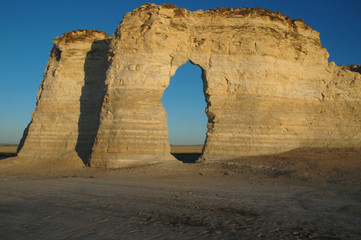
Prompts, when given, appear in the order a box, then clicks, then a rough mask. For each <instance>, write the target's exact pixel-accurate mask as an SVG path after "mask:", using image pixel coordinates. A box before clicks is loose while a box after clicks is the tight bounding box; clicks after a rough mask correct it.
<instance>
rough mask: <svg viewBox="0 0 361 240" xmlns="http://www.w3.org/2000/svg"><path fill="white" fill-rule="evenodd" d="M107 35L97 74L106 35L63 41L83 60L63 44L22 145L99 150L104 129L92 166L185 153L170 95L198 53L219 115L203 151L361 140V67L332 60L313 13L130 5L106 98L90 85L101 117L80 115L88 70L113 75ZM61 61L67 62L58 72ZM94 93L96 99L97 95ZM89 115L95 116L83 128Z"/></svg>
mask: <svg viewBox="0 0 361 240" xmlns="http://www.w3.org/2000/svg"><path fill="white" fill-rule="evenodd" d="M85 39H86V38H85ZM96 39H98V40H100V41H101V42H102V43H103V44H101V46H103V47H102V48H101V49H102V50H101V51H100V52H99V55H98V57H99V61H94V63H93V65H90V67H89V69H88V71H89V73H91V74H85V73H84V69H83V68H82V64H83V65H84V59H85V56H86V55H87V54H88V53H89V50H90V48H91V47H90V46H91V45H92V44H93V43H92V41H93V42H94V40H95V39H92V40H91V41H87V40H79V41H78V42H79V44H80V45H83V44H85V45H86V46H87V47H84V48H82V49H83V50H81V51H79V54H80V53H81V54H80V55H81V57H80V55H79V57H75V56H74V57H71V56H73V55H72V54H74V53H73V52H74V51H73V50H70V49H73V47H70V46H77V45H76V44H75V45H73V44H74V43H71V44H70V43H69V46H68V45H66V44H65V45H64V46H63V45H61V46H63V47H58V48H59V49H60V50H61V51H62V53H61V58H60V59H62V58H63V56H64V54H65V52H66V49H69V53H68V54H69V55H68V56H69V59H77V60H76V62H77V61H78V63H77V64H74V63H73V61H71V62H69V64H65V63H62V62H61V60H60V61H59V60H57V59H58V57H57V54H56V51H54V50H53V53H52V54H53V55H52V56H51V57H50V60H49V66H48V67H47V71H46V76H45V78H44V81H43V84H42V87H41V91H40V94H39V96H38V99H39V100H38V106H37V110H36V111H35V112H34V115H33V122H32V124H31V125H30V128H29V134H28V138H27V139H26V141H25V145H24V147H23V150H21V152H20V153H21V154H23V155H25V154H33V152H35V153H36V154H39V155H42V154H44V151H43V150H44V149H45V152H47V151H54V152H56V153H59V154H61V153H64V152H67V151H74V150H75V149H77V150H78V152H80V153H81V154H84V157H83V158H85V159H87V158H88V155H89V153H90V150H89V146H91V145H93V144H92V143H89V141H90V142H91V141H92V140H91V139H93V138H92V136H93V134H94V133H95V132H96V134H97V135H96V141H95V144H94V146H93V148H92V151H91V159H90V164H91V166H94V167H119V166H124V165H127V164H134V163H152V162H156V161H164V160H172V159H174V158H173V156H172V155H171V154H170V153H169V150H170V148H169V142H168V129H167V123H166V121H167V115H166V112H165V110H164V108H163V106H162V103H161V101H160V99H161V98H162V95H163V93H164V90H165V89H166V88H167V87H168V85H169V81H170V78H171V77H172V76H173V75H174V74H175V72H176V70H177V68H178V67H180V66H181V65H183V64H184V63H186V62H187V61H188V60H189V61H191V62H192V63H193V64H196V65H198V66H199V67H201V68H202V71H203V74H202V79H203V84H204V93H205V97H206V101H207V109H206V113H207V116H208V126H207V127H208V132H207V139H206V144H205V147H204V150H203V156H202V159H203V160H207V161H220V160H226V159H232V158H237V157H240V156H251V155H262V154H273V153H279V152H285V151H288V150H291V149H295V148H299V147H360V142H361V141H360V140H361V134H360V130H361V122H360V117H361V104H360V92H361V91H360V90H361V77H360V76H361V75H360V74H358V73H354V72H351V71H348V70H343V69H341V68H340V67H338V66H336V65H335V64H334V63H329V62H328V53H327V51H326V49H325V48H323V47H322V46H321V43H320V39H319V33H318V32H316V31H314V30H312V28H311V27H310V26H308V25H306V24H305V23H304V22H303V21H302V20H295V21H292V20H291V19H289V18H286V17H285V15H283V14H281V13H275V12H272V11H269V10H263V9H253V8H236V9H216V10H207V11H202V10H199V11H196V12H190V11H188V10H186V9H179V8H177V7H175V6H173V5H169V4H168V5H161V6H157V5H155V4H146V5H143V6H141V7H140V8H138V9H136V10H134V11H132V12H131V13H128V14H126V15H125V16H124V19H123V21H122V23H121V24H120V25H119V26H118V28H117V31H116V33H115V34H114V36H113V37H112V39H111V43H110V55H109V56H110V57H109V69H108V70H107V73H106V81H105V85H106V92H105V96H104V101H103V102H102V100H103V98H102V96H103V90H102V89H103V88H102V87H99V89H100V90H99V92H98V91H97V89H98V87H95V88H92V87H89V92H91V94H94V95H96V96H97V97H95V99H96V100H94V102H95V103H94V104H95V105H96V106H99V105H100V104H101V102H102V110H101V113H100V117H99V119H100V120H99V122H100V125H99V126H98V115H97V114H96V113H92V114H91V116H90V117H88V116H87V115H86V114H84V115H83V117H82V116H79V113H80V112H82V111H81V110H80V108H81V107H80V106H81V103H79V98H80V96H81V95H82V92H81V89H83V87H84V78H85V79H87V78H86V77H85V76H86V75H88V76H89V77H91V78H92V79H94V80H95V79H102V78H103V77H101V76H103V75H102V74H104V73H105V66H106V63H104V61H105V59H106V58H105V57H104V56H105V55H102V54H105V52H106V48H107V46H108V45H107V44H106V43H107V42H108V40H102V39H107V36H106V35H101V37H100V36H99V38H96ZM55 43H56V44H57V42H56V41H55ZM66 46H68V47H66ZM75 52H78V51H75ZM76 56H78V55H76ZM70 57H71V58H70ZM63 59H64V58H63ZM97 59H98V58H97ZM60 63H62V64H60ZM97 64H100V65H101V67H99V68H98V67H97V66H98V65H97ZM60 66H61V67H62V68H60ZM75 66H78V67H75ZM57 69H62V71H63V72H60V73H59V74H58V75H57V74H56V70H57ZM58 71H59V70H58ZM101 72H102V73H101ZM94 74H95V75H97V74H99V77H94V76H95V75H94ZM59 79H63V80H62V81H59ZM75 82H77V84H76V87H75V85H74V84H75ZM101 82H102V80H101V81H99V82H97V83H96V84H100V85H101V86H102V83H101ZM94 84H95V83H94ZM85 86H86V84H85ZM97 86H98V85H97ZM89 94H90V93H89ZM45 96H46V97H45ZM87 99H88V100H87V101H88V103H86V104H84V105H85V106H90V105H93V103H92V104H91V103H90V99H92V98H87ZM85 109H88V107H85ZM68 110H70V111H68ZM89 111H90V112H92V110H90V109H89ZM80 115H81V114H80ZM57 116H61V117H57ZM78 119H80V121H78ZM82 121H83V122H85V123H86V124H84V126H88V125H91V126H93V125H94V127H89V128H88V129H86V130H79V129H81V127H79V126H78V123H79V124H80V123H81V122H82ZM95 122H96V124H94V123H95ZM78 131H80V132H83V133H84V134H79V133H78ZM90 132H91V133H92V134H90ZM88 133H89V134H88ZM80 135H81V136H82V137H79V136H80ZM90 135H91V137H90ZM30 143H31V144H30ZM28 144H29V146H30V145H31V146H36V147H35V148H27V145H28ZM59 146H60V147H59ZM82 149H86V150H84V153H83V150H82Z"/></svg>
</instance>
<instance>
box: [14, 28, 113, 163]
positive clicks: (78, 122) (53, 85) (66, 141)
mask: <svg viewBox="0 0 361 240" xmlns="http://www.w3.org/2000/svg"><path fill="white" fill-rule="evenodd" d="M109 42H110V40H109V36H108V35H107V34H106V33H104V32H101V31H91V30H78V31H73V32H69V33H65V34H63V36H62V37H58V38H56V39H55V40H54V41H53V43H54V47H53V49H52V51H51V53H50V57H49V60H48V64H47V67H46V70H45V74H44V79H43V82H42V83H41V86H40V89H39V93H38V96H37V104H36V110H35V111H34V113H33V115H32V122H31V123H30V125H29V127H28V129H27V130H26V132H25V134H24V138H26V139H25V142H24V145H21V146H20V149H19V150H20V151H19V153H18V155H19V156H20V157H31V158H53V159H54V158H55V159H56V158H76V157H78V156H79V157H80V158H81V159H82V160H83V161H84V162H85V163H86V162H87V161H88V158H89V155H90V151H91V146H92V143H93V142H94V138H95V136H96V133H97V128H98V125H99V113H100V109H101V105H102V102H103V97H104V91H105V71H106V68H107V51H108V49H109Z"/></svg>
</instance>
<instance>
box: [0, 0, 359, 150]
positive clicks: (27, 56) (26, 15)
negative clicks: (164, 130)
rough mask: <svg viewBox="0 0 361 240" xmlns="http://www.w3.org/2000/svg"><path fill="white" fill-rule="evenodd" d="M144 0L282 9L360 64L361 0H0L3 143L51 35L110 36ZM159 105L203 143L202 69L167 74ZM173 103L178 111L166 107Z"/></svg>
mask: <svg viewBox="0 0 361 240" xmlns="http://www.w3.org/2000/svg"><path fill="white" fill-rule="evenodd" d="M147 2H153V3H156V4H162V3H173V4H175V5H177V6H178V7H183V8H187V9H189V10H192V11H194V10H198V9H203V10H206V9H210V8H217V7H237V6H238V7H261V8H266V9H271V10H273V11H277V12H282V13H284V14H285V15H286V16H289V17H291V18H292V19H298V18H302V19H304V20H305V22H306V23H307V24H309V25H310V26H312V28H313V29H315V30H317V31H319V32H320V33H321V35H320V36H321V43H322V45H323V46H324V47H326V48H327V50H328V52H329V53H330V59H329V60H330V61H335V62H336V64H361V24H360V23H361V14H360V12H361V0H197V1H195V0H179V1H172V0H169V1H141V0H139V1H137V0H134V1H120V0H115V1H113V0H109V1H108V0H102V1H99V0H71V1H70V0H62V1H56V2H55V1H48V0H46V1H45V0H44V1H37V0H32V1H27V0H24V1H20V0H11V1H5V0H3V1H1V2H0V28H1V35H0V83H1V85H0V113H1V115H0V144H6V143H13V144H14V143H15V144H17V143H18V142H19V140H20V138H21V136H22V133H23V130H24V128H25V127H26V125H27V124H28V123H29V122H30V119H31V113H32V112H33V111H34V109H35V101H36V94H37V91H38V88H39V86H40V83H41V81H42V78H43V73H44V69H45V66H46V63H47V60H48V57H49V52H50V50H51V48H52V40H53V39H54V38H56V37H57V36H60V35H62V33H64V32H69V31H72V30H76V29H82V28H87V29H97V30H102V31H105V32H106V33H108V34H110V35H111V34H113V33H114V31H115V28H116V27H117V26H118V24H119V23H120V22H121V20H122V17H123V15H124V14H125V13H126V12H129V11H131V10H133V9H134V8H137V7H139V6H140V5H142V4H143V3H147ZM182 91H187V93H188V95H189V96H190V97H189V99H187V101H184V100H180V97H178V98H177V97H176V95H177V94H179V93H180V92H182ZM171 98H173V99H171ZM182 99H184V98H182ZM163 102H164V105H165V107H166V110H167V113H168V117H169V118H168V123H169V130H170V141H171V143H174V144H196V143H200V144H201V143H203V141H204V137H205V131H206V121H207V120H206V115H205V112H204V108H205V101H204V96H203V93H202V80H201V78H200V69H199V68H198V67H196V66H193V65H191V64H189V63H188V64H186V65H184V66H183V67H181V68H180V69H179V70H178V71H177V73H176V75H175V76H174V77H173V78H172V79H171V84H170V87H169V89H168V90H167V92H166V93H165V96H164V98H163ZM177 104H178V105H177ZM175 106H177V108H178V111H177V112H178V114H179V115H176V113H174V112H172V110H171V109H175ZM190 120H192V122H190Z"/></svg>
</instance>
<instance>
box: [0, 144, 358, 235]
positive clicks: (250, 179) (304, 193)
mask: <svg viewBox="0 0 361 240" xmlns="http://www.w3.org/2000/svg"><path fill="white" fill-rule="evenodd" d="M4 149H5V148H1V147H0V150H3V151H2V152H3V155H2V156H3V157H2V158H3V160H1V161H0V219H1V221H0V239H255V238H261V239H262V238H263V239H361V176H360V175H361V174H360V172H361V171H360V170H361V150H359V149H296V150H294V151H290V152H287V153H282V154H278V155H270V156H258V157H247V158H241V159H235V160H232V161H228V162H224V163H207V162H204V163H188V162H194V159H196V158H197V157H198V156H199V153H200V151H201V146H187V147H185V146H174V147H173V148H172V151H173V153H174V155H175V156H176V157H177V158H178V159H179V161H178V162H174V163H164V164H155V165H148V166H133V167H126V168H121V169H94V168H88V167H73V168H69V167H64V168H62V167H59V166H57V167H56V168H54V167H49V166H47V167H39V166H38V167H30V166H28V165H27V164H18V163H17V164H11V163H12V162H16V161H15V160H13V159H12V158H10V157H9V155H8V154H9V150H6V151H5V150H4ZM14 149H15V148H14ZM0 152H1V151H0ZM177 154H178V155H177ZM182 154H183V155H182ZM10 156H11V155H10ZM184 158H186V160H184ZM190 158H192V159H190Z"/></svg>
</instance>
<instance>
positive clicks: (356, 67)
mask: <svg viewBox="0 0 361 240" xmlns="http://www.w3.org/2000/svg"><path fill="white" fill-rule="evenodd" d="M339 67H341V69H343V70H350V71H352V72H358V73H360V74H361V65H358V64H352V65H340V66H339Z"/></svg>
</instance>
